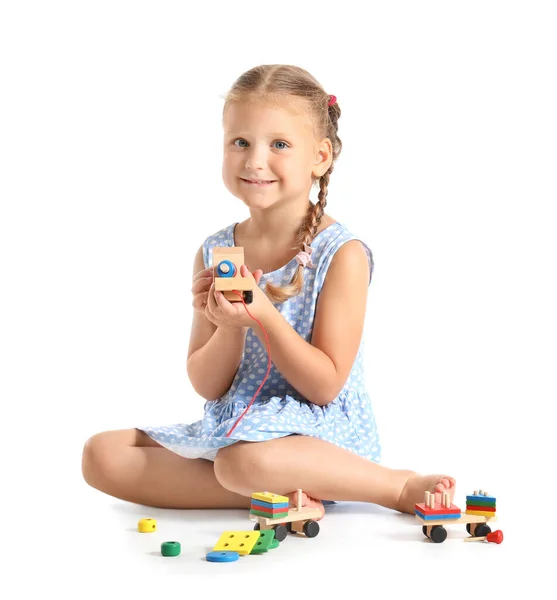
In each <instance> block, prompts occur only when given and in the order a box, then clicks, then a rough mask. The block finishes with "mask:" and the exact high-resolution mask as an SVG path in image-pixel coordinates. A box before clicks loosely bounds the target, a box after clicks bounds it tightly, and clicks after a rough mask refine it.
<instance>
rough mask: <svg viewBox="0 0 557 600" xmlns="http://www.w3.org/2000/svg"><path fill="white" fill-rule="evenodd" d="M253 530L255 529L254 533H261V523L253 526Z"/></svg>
mask: <svg viewBox="0 0 557 600" xmlns="http://www.w3.org/2000/svg"><path fill="white" fill-rule="evenodd" d="M253 529H254V531H259V530H260V529H261V525H260V524H259V523H256V524H255V525H254V526H253Z"/></svg>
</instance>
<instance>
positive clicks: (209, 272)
mask: <svg viewBox="0 0 557 600" xmlns="http://www.w3.org/2000/svg"><path fill="white" fill-rule="evenodd" d="M202 277H211V278H212V277H213V268H212V267H209V268H208V269H202V270H201V271H198V272H197V273H196V274H195V275H194V276H193V278H192V281H197V280H198V279H200V278H202Z"/></svg>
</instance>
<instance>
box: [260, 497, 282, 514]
mask: <svg viewBox="0 0 557 600" xmlns="http://www.w3.org/2000/svg"><path fill="white" fill-rule="evenodd" d="M251 505H252V506H253V507H254V508H255V507H256V506H257V507H258V508H261V509H264V510H270V511H273V512H280V509H285V510H288V502H275V503H273V504H271V503H270V502H261V500H253V499H252V501H251Z"/></svg>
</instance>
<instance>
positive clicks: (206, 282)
mask: <svg viewBox="0 0 557 600" xmlns="http://www.w3.org/2000/svg"><path fill="white" fill-rule="evenodd" d="M211 283H213V278H212V277H200V278H199V279H197V281H195V282H194V283H193V285H192V286H191V292H192V294H194V295H195V294H199V293H200V292H206V291H207V290H208V289H209V287H210V286H211Z"/></svg>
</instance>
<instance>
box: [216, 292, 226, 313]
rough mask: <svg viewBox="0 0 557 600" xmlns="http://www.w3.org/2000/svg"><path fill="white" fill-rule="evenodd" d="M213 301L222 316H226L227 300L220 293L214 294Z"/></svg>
mask: <svg viewBox="0 0 557 600" xmlns="http://www.w3.org/2000/svg"><path fill="white" fill-rule="evenodd" d="M215 301H216V304H217V306H218V308H220V310H221V311H222V312H223V313H224V314H228V300H227V299H226V298H225V297H224V294H223V293H222V292H215Z"/></svg>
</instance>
